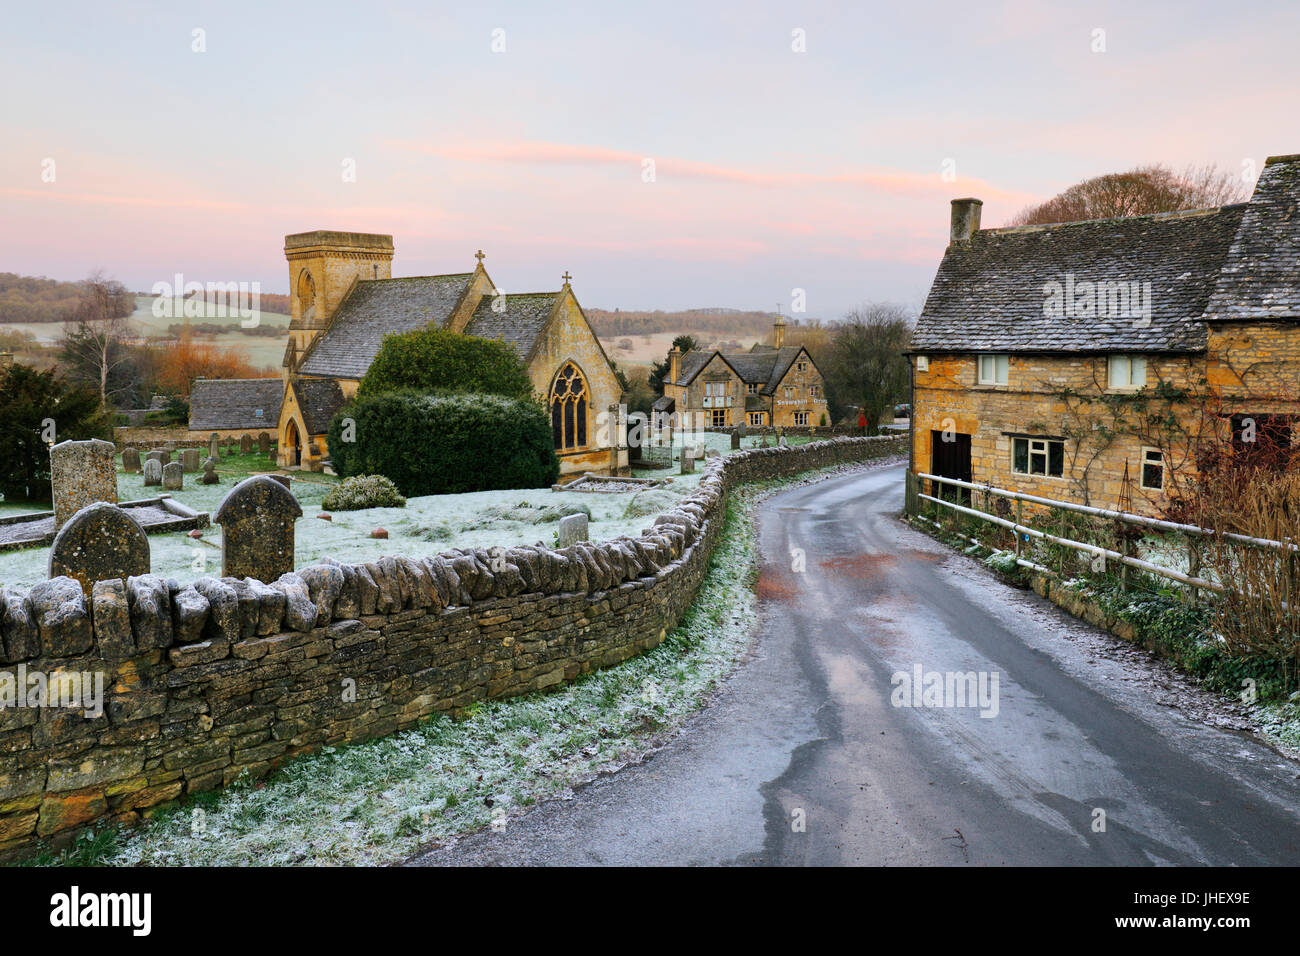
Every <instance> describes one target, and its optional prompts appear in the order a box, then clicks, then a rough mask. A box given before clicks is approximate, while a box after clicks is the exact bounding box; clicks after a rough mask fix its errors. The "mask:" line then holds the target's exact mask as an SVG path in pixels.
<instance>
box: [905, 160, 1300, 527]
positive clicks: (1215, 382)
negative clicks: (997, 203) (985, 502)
mask: <svg viewBox="0 0 1300 956" xmlns="http://www.w3.org/2000/svg"><path fill="white" fill-rule="evenodd" d="M980 207H981V203H980V201H979V200H978V199H957V200H953V202H952V217H951V241H950V243H949V245H948V249H947V251H946V252H945V254H944V258H943V262H942V263H941V264H940V266H939V271H938V274H937V275H936V276H935V280H934V284H933V285H932V286H931V289H930V294H929V297H928V298H927V300H926V303H925V308H924V310H923V311H922V313H921V316H920V319H919V320H918V322H917V325H916V328H915V330H914V332H913V334H912V338H911V343H910V350H909V356H910V360H911V362H912V373H913V375H912V407H913V418H912V422H913V425H912V444H911V463H910V464H911V469H912V471H913V472H914V473H916V472H929V473H931V474H935V475H941V476H944V477H952V478H959V479H963V480H967V481H974V482H976V483H989V484H993V485H995V486H998V487H1003V488H1011V489H1014V490H1018V491H1022V492H1028V493H1030V494H1034V495H1039V496H1042V497H1047V498H1055V499H1061V500H1066V501H1072V502H1076V503H1079V504H1088V505H1092V506H1095V507H1108V508H1117V507H1118V508H1122V509H1125V510H1133V511H1137V512H1141V513H1146V514H1153V515H1158V514H1164V513H1169V512H1171V511H1176V508H1177V505H1178V503H1179V499H1180V498H1181V497H1182V494H1183V492H1184V491H1185V489H1186V488H1187V487H1188V482H1189V481H1191V480H1193V479H1194V478H1195V475H1196V469H1197V462H1198V461H1199V460H1201V459H1199V458H1198V456H1199V455H1202V454H1204V453H1205V451H1206V449H1207V448H1209V447H1211V446H1214V447H1217V448H1220V449H1227V450H1228V452H1227V453H1228V454H1229V456H1230V458H1229V460H1236V458H1235V456H1237V455H1241V456H1244V457H1247V458H1249V457H1250V456H1252V455H1261V453H1262V452H1263V451H1264V450H1265V449H1268V450H1270V451H1272V452H1278V451H1284V452H1289V450H1290V448H1291V446H1292V444H1293V429H1292V422H1294V421H1295V419H1296V416H1297V415H1300V325H1298V324H1297V322H1298V321H1300V156H1277V157H1271V158H1269V159H1268V160H1267V162H1266V164H1265V166H1264V169H1263V172H1262V173H1261V175H1260V177H1259V181H1258V183H1257V184H1256V187H1255V190H1254V193H1253V195H1252V196H1251V198H1250V200H1249V201H1248V202H1245V203H1237V204H1233V205H1228V206H1223V207H1220V208H1214V209H1201V210H1194V211H1185V212H1176V213H1167V214H1158V215H1146V216H1133V217H1126V218H1117V219H1106V220H1096V221H1090V222H1076V223H1064V224H1059V225H1040V226H1021V227H1011V228H1003V229H980V227H979V226H980ZM1255 460H1261V459H1260V458H1256V459H1255Z"/></svg>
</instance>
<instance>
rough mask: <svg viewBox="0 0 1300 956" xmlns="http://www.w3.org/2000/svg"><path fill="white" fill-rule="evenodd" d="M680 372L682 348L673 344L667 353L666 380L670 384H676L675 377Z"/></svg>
mask: <svg viewBox="0 0 1300 956" xmlns="http://www.w3.org/2000/svg"><path fill="white" fill-rule="evenodd" d="M681 372H682V350H681V349H679V348H678V347H677V346H675V345H674V346H673V349H672V351H671V352H669V353H668V382H669V384H670V385H676V384H677V378H678V376H679V375H681Z"/></svg>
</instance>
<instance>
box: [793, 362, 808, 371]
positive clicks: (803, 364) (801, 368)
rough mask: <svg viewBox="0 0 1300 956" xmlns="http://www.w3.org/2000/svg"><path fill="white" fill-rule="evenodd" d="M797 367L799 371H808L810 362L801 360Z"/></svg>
mask: <svg viewBox="0 0 1300 956" xmlns="http://www.w3.org/2000/svg"><path fill="white" fill-rule="evenodd" d="M796 367H797V368H798V369H799V371H801V372H806V371H808V363H807V362H799V363H797V365H796Z"/></svg>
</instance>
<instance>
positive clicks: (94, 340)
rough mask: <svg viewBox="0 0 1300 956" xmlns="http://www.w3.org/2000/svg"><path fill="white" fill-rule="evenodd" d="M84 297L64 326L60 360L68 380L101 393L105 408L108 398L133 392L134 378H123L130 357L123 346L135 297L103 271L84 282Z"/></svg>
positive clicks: (125, 376) (126, 376)
mask: <svg viewBox="0 0 1300 956" xmlns="http://www.w3.org/2000/svg"><path fill="white" fill-rule="evenodd" d="M81 286H82V295H81V298H80V299H79V300H78V302H77V304H76V305H74V306H73V307H72V309H71V311H70V312H69V314H68V316H67V318H66V319H65V321H64V323H63V340H62V342H61V343H60V346H61V350H60V351H61V354H60V358H61V359H62V361H63V363H64V364H65V365H67V366H68V368H67V372H68V374H69V377H71V378H73V379H74V380H80V381H84V382H86V383H87V384H90V385H92V386H94V387H96V388H97V389H98V390H99V400H100V401H101V402H102V403H103V404H104V406H105V407H107V406H108V405H109V399H110V397H111V396H113V395H117V394H119V393H121V392H128V391H131V390H132V389H133V387H134V383H133V382H132V380H131V376H129V375H123V374H122V373H123V372H125V371H127V370H128V368H129V365H130V362H131V355H130V352H129V350H128V349H126V348H125V346H124V345H123V343H122V339H123V338H125V337H126V335H127V332H128V329H127V323H126V317H127V316H128V315H130V314H131V312H132V311H134V309H135V297H134V296H133V295H132V294H131V293H130V292H129V291H127V289H126V287H125V286H123V285H122V283H120V282H118V281H117V280H115V279H108V278H106V277H105V276H104V274H103V273H102V272H94V273H92V274H91V275H90V276H89V277H88V278H87V279H86V280H85V281H84V282H82V283H81Z"/></svg>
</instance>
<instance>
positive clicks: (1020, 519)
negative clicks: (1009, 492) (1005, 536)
mask: <svg viewBox="0 0 1300 956" xmlns="http://www.w3.org/2000/svg"><path fill="white" fill-rule="evenodd" d="M1024 523H1025V503H1024V502H1023V501H1021V500H1020V499H1019V498H1017V499H1016V527H1015V530H1014V531H1013V532H1012V534H1013V535H1014V537H1015V539H1016V560H1020V534H1021V531H1020V528H1021V527H1022V526H1023V525H1024Z"/></svg>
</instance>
